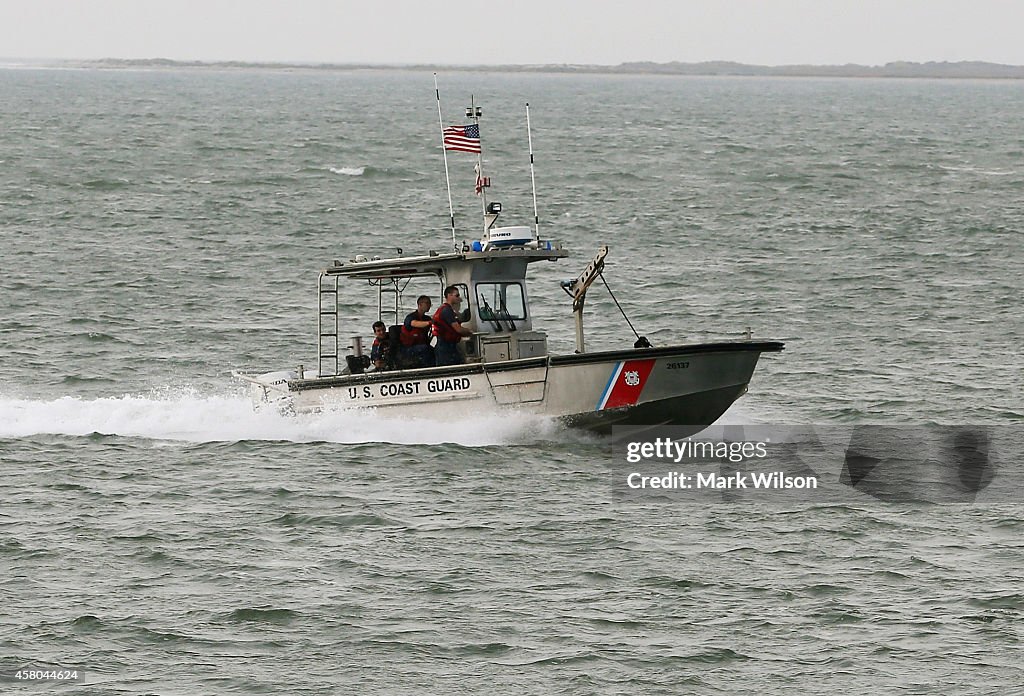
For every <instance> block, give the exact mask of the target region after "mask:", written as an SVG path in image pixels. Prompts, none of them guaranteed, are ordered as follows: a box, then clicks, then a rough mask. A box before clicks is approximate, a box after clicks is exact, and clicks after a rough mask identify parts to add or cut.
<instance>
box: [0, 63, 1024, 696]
mask: <svg viewBox="0 0 1024 696" xmlns="http://www.w3.org/2000/svg"><path fill="white" fill-rule="evenodd" d="M440 79H441V93H442V99H443V106H444V110H445V120H446V123H453V122H458V121H459V120H460V119H461V114H462V108H463V107H464V106H466V105H468V100H469V98H470V96H471V95H472V96H473V98H474V99H475V100H476V103H478V104H482V105H483V107H484V117H483V122H482V131H483V137H484V146H485V161H486V166H487V169H488V171H487V174H488V175H490V176H491V177H492V181H493V184H494V188H493V189H492V196H493V197H494V198H495V199H497V200H500V201H502V202H503V204H504V209H505V211H506V212H505V214H504V215H503V218H502V220H503V222H505V223H508V224H516V223H521V224H528V223H529V221H530V220H531V219H532V198H531V194H530V183H529V182H530V178H529V177H530V172H529V158H528V154H527V143H526V130H525V103H526V102H527V101H528V102H529V103H530V111H531V120H532V123H533V143H534V150H535V155H536V162H537V171H536V176H537V185H538V203H539V211H540V219H541V229H542V234H543V235H544V236H546V237H551V238H554V239H558V240H560V241H562V242H563V243H564V244H566V245H567V246H568V247H569V248H570V249H571V251H572V253H573V256H572V257H571V258H570V259H568V260H567V261H565V262H561V263H559V264H557V265H556V264H551V265H548V264H544V265H543V266H544V267H542V268H537V269H532V270H531V279H532V281H533V284H532V294H533V300H534V302H535V304H536V306H537V309H538V310H539V311H538V313H537V318H535V325H538V326H543V327H544V328H546V329H547V330H548V332H549V334H550V342H551V346H552V349H553V350H555V351H558V352H566V351H571V350H572V347H573V343H572V326H571V319H570V309H569V304H568V302H567V298H566V297H565V295H564V294H563V293H562V291H561V290H560V288H559V287H558V281H559V280H563V279H568V278H572V277H575V276H576V275H577V274H578V273H579V271H580V270H581V269H582V268H583V267H584V266H585V265H586V263H587V261H588V260H589V258H590V256H591V255H592V253H593V252H594V251H595V250H596V248H597V246H598V245H599V244H600V243H607V244H609V245H610V246H611V254H610V256H609V258H608V264H607V271H606V276H607V278H608V281H609V283H610V285H611V287H612V289H613V290H614V291H615V293H616V296H617V297H618V299H619V301H620V303H621V304H622V306H623V308H624V309H625V311H626V312H627V314H628V315H629V317H630V319H631V320H632V321H633V323H634V324H635V325H636V326H637V328H638V330H639V331H640V332H641V333H643V334H645V335H647V336H648V337H649V338H650V339H651V341H652V342H653V343H654V344H655V345H658V344H662V345H664V344H667V343H670V342H682V341H703V340H713V339H716V338H736V337H739V336H740V335H742V334H743V333H744V332H745V331H746V330H747V328H748V327H749V328H750V330H751V331H752V332H753V335H754V336H755V337H757V338H765V339H778V340H784V341H786V350H785V352H783V353H781V354H770V355H766V356H763V358H762V360H761V363H760V365H759V366H758V369H757V371H756V373H755V375H754V379H753V380H752V382H751V385H750V392H749V394H747V395H746V396H744V397H743V398H742V399H741V400H740V401H739V402H737V404H736V405H735V406H734V407H733V409H731V410H730V412H729V413H728V414H726V416H725V418H724V420H725V422H726V423H732V424H747V423H757V424H766V425H772V424H811V425H822V426H829V427H840V428H843V427H847V428H855V427H857V426H859V425H861V424H883V425H890V426H893V427H906V428H916V427H931V428H937V429H939V430H941V429H942V428H948V427H951V426H964V425H969V426H971V427H978V428H991V429H995V431H996V432H998V433H1001V434H1007V433H1010V434H1013V435H1014V436H1015V435H1016V434H1019V432H1020V428H1021V424H1022V421H1024V404H1022V402H1021V394H1024V369H1022V368H1024V365H1022V360H1021V350H1020V346H1021V343H1022V340H1024V320H1022V316H1021V311H1020V309H1019V301H1020V296H1021V294H1022V285H1024V283H1022V280H1021V278H1022V270H1024V254H1022V252H1021V242H1020V235H1021V232H1022V230H1024V206H1022V205H1021V203H1020V200H1021V192H1022V191H1024V164H1022V162H1024V84H1019V83H1017V82H1012V81H927V80H912V81H904V80H856V79H848V80H828V79H729V78H676V77H637V76H630V77H608V76H570V75H520V74H489V73H457V74H451V75H441V78H440ZM0 95H2V99H0V126H2V127H0V258H2V259H3V261H4V264H3V270H2V273H0V308H2V310H3V311H2V312H0V466H2V474H3V477H2V479H0V571H2V572H0V600H2V601H0V605H2V606H3V611H0V678H4V679H5V683H4V688H5V689H7V688H11V689H15V690H17V689H21V690H24V691H25V692H26V693H35V692H38V691H40V690H41V689H43V688H59V689H64V690H68V691H73V692H76V693H90V694H122V693H123V694H149V693H153V694H207V693H210V694H213V693H218V694H219V693H238V694H249V693H273V694H278V693H287V694H333V693H366V694H404V693H428V694H429V693H467V694H469V693H473V694H476V693H512V692H515V693H531V694H533V693H536V694H546V693H573V694H577V693H578V694H635V693H646V694H662V693H663V694H678V693H701V694H704V693H721V694H735V693H750V694H753V693H758V694H782V693H790V692H794V691H795V692H798V693H820V694H833V693H863V692H866V691H868V690H869V689H870V690H874V691H879V692H882V693H905V694H926V693H927V694H931V693H935V692H937V691H940V692H942V693H958V694H989V693H994V692H1002V693H1011V692H1013V690H1014V689H1024V671H1022V670H1021V668H1020V664H1019V659H1018V657H1017V654H1018V653H1019V650H1020V644H1021V638H1022V636H1021V626H1022V623H1021V619H1022V617H1021V613H1022V611H1024V573H1022V571H1021V563H1020V561H1021V557H1022V556H1021V554H1022V543H1021V540H1020V538H1021V531H1022V530H1024V513H1022V510H1021V506H1020V504H1019V503H1018V502H1017V500H1016V498H1015V496H1014V495H1013V494H1012V484H1013V482H1014V481H1015V480H1016V479H1014V478H1012V476H1011V475H1010V474H1011V473H1012V468H1007V465H1009V464H1013V463H1014V462H1015V460H1016V456H1017V455H1019V450H1016V451H1013V450H1008V449H1004V450H1003V452H1002V454H1003V455H1006V459H1005V461H1004V462H1003V464H1004V468H1003V471H1002V473H1001V474H1000V475H1001V477H1002V479H1001V480H1002V482H1003V483H1004V484H1005V486H1008V487H1009V489H1010V491H1011V493H1010V494H1007V495H1002V496H1000V497H998V498H996V499H993V500H990V501H987V502H984V501H983V502H977V503H975V504H962V503H959V504H952V503H948V502H942V501H939V502H936V501H934V500H931V499H922V500H916V499H914V498H913V497H912V496H911V498H910V499H905V500H902V501H900V502H897V503H891V502H882V501H878V500H873V499H871V498H870V497H869V496H862V495H858V494H857V493H856V492H853V491H851V492H849V494H848V495H847V496H846V497H845V498H844V497H842V496H840V497H839V498H838V499H834V498H829V499H828V500H826V499H824V498H821V499H818V498H815V497H814V495H810V494H809V495H808V496H807V497H806V499H802V500H796V501H787V502H786V503H785V504H781V503H778V502H773V501H771V500H770V499H768V498H758V497H757V496H748V497H746V498H744V499H742V500H733V501H732V502H729V501H727V500H723V498H722V497H720V496H718V497H716V496H704V497H700V496H690V497H685V496H684V497H682V498H680V499H676V500H667V501H666V500H663V499H655V498H641V499H630V500H624V499H623V498H622V497H621V496H619V495H617V491H618V488H617V486H618V487H619V488H621V481H619V479H618V478H617V476H618V473H617V469H616V468H615V467H614V466H613V465H615V464H617V463H618V462H619V461H620V460H621V456H620V453H619V452H618V451H617V450H615V449H614V448H612V447H611V446H610V445H609V443H608V442H606V441H602V440H600V439H597V438H594V437H592V436H588V435H585V434H581V433H578V432H575V431H570V430H566V429H564V428H562V427H560V426H559V425H557V424H555V423H552V422H549V421H547V420H544V419H540V418H537V417H533V416H530V415H528V414H514V415H512V416H510V415H508V414H498V413H493V414H492V413H481V414H479V415H478V416H476V417H474V418H473V419H471V420H469V421H460V422H455V421H453V420H452V419H451V418H448V417H446V414H445V413H444V412H443V410H438V411H436V412H428V413H424V414H423V416H422V418H418V419H414V420H403V421H400V420H396V419H394V418H391V417H388V416H387V415H386V414H378V413H372V412H371V413H346V412H333V413H323V414H318V415H315V416H306V417H289V416H285V415H280V414H276V413H269V412H254V411H253V410H252V408H251V406H250V404H249V401H248V399H247V396H246V393H245V389H244V387H243V386H242V385H240V384H238V383H237V382H236V381H234V380H233V379H232V378H231V374H230V373H231V371H232V370H234V369H241V370H263V369H265V370H270V369H289V368H293V367H295V366H296V365H298V364H300V363H302V364H305V365H307V366H311V365H314V364H315V358H316V349H315V346H316V343H315V338H314V332H315V327H316V295H315V283H316V273H317V270H318V269H319V268H322V267H323V266H326V265H329V264H330V263H331V261H332V260H333V259H347V258H350V257H351V256H353V255H354V254H357V253H365V254H381V255H389V254H391V253H393V252H394V251H395V249H396V248H398V247H402V248H403V249H404V250H406V251H407V252H409V253H412V252H419V251H425V250H427V249H437V250H445V249H447V248H449V247H450V239H449V230H448V203H447V197H446V194H445V190H444V171H443V165H442V161H441V157H440V150H439V147H438V140H439V138H438V127H437V104H436V101H435V99H434V91H433V78H432V76H431V75H430V74H429V73H424V72H411V71H410V72H399V71H396V72H385V71H368V72H358V71H356V72H341V71H339V72H312V71H311V72H303V71H257V70H252V71H246V70H236V71H215V70H193V71H189V70H179V71H175V70H159V71H134V70H118V71H91V70H38V69H4V70H0ZM450 166H451V170H452V186H453V193H454V196H455V202H456V219H457V222H458V224H459V227H460V233H461V234H463V235H464V236H465V238H472V237H473V236H474V235H475V229H476V227H475V225H476V220H477V218H476V213H477V211H478V205H479V203H478V200H477V199H476V197H475V196H473V195H472V187H473V183H474V174H473V171H472V158H471V157H470V156H469V155H458V154H452V155H450ZM375 308H376V299H375V298H373V297H371V296H369V295H367V296H365V297H363V296H357V295H355V294H353V295H352V296H351V297H347V298H346V305H345V313H344V316H343V321H346V322H347V323H346V326H351V327H353V328H354V329H355V330H356V331H362V332H363V333H364V334H367V335H368V334H369V333H370V332H369V323H370V321H372V319H373V318H374V317H373V316H372V314H373V312H375ZM587 327H588V347H589V348H590V349H611V348H616V347H623V346H627V345H632V341H633V335H632V333H631V332H630V331H629V328H628V326H627V325H626V323H625V321H624V320H623V318H622V317H621V315H620V314H619V313H618V311H617V310H616V309H615V307H614V305H613V304H612V303H611V301H610V299H609V298H608V297H607V295H605V294H603V292H602V291H600V290H598V291H596V292H594V293H592V295H591V297H590V298H589V301H588V315H587ZM1004 439H1005V438H1004ZM1009 439H1010V440H1011V441H1012V439H1013V438H1012V437H1010V438H1009ZM22 665H39V666H51V667H65V668H69V669H76V670H78V671H80V672H81V674H82V678H81V680H80V681H79V682H76V683H75V684H73V685H63V686H56V685H52V684H51V685H46V686H43V685H40V684H31V685H25V684H24V683H22V684H19V683H18V682H17V681H16V680H14V681H12V680H10V679H7V677H8V676H9V673H10V672H12V671H13V670H14V669H16V668H17V667H19V666H22Z"/></svg>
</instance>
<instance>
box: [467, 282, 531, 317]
mask: <svg viewBox="0 0 1024 696" xmlns="http://www.w3.org/2000/svg"><path fill="white" fill-rule="evenodd" d="M476 296H477V312H478V313H479V314H480V317H481V318H482V319H485V320H492V319H526V296H525V294H524V293H523V286H522V284H521V283H477V285H476Z"/></svg>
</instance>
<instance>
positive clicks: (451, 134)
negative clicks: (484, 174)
mask: <svg viewBox="0 0 1024 696" xmlns="http://www.w3.org/2000/svg"><path fill="white" fill-rule="evenodd" d="M444 149H445V150H454V151H456V152H476V153H479V152H480V126H478V125H476V124H473V125H469V126H448V127H447V128H445V129H444Z"/></svg>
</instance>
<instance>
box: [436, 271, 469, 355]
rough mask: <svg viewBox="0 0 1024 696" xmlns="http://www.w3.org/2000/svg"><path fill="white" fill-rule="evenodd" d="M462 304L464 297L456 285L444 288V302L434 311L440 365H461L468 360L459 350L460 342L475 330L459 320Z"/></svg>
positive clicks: (437, 353)
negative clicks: (471, 329)
mask: <svg viewBox="0 0 1024 696" xmlns="http://www.w3.org/2000/svg"><path fill="white" fill-rule="evenodd" d="M461 304H462V297H461V296H460V295H459V288H458V287H457V286H455V285H449V286H448V287H446V288H445V289H444V304H442V305H441V306H440V307H438V308H437V311H436V312H434V335H435V336H437V345H436V346H435V347H434V357H435V359H436V361H437V366H438V367H441V366H442V365H461V364H462V363H464V362H466V358H465V356H464V355H463V354H462V351H460V350H459V343H460V342H461V341H462V338H463V336H472V335H473V332H472V331H470V330H469V329H467V328H466V327H465V326H463V325H462V323H461V322H460V321H459V305H461Z"/></svg>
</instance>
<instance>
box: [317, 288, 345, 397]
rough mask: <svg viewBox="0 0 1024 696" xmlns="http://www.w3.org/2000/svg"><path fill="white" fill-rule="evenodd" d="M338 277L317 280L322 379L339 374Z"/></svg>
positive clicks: (318, 365)
mask: <svg viewBox="0 0 1024 696" xmlns="http://www.w3.org/2000/svg"><path fill="white" fill-rule="evenodd" d="M338 280H339V278H338V276H336V275H327V274H326V273H321V274H320V278H319V279H318V280H317V295H318V297H317V310H318V314H317V317H316V333H317V351H316V352H317V368H318V369H319V373H318V374H319V375H320V376H321V377H326V376H334V375H337V374H338V365H339V350H338V348H339V346H338Z"/></svg>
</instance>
